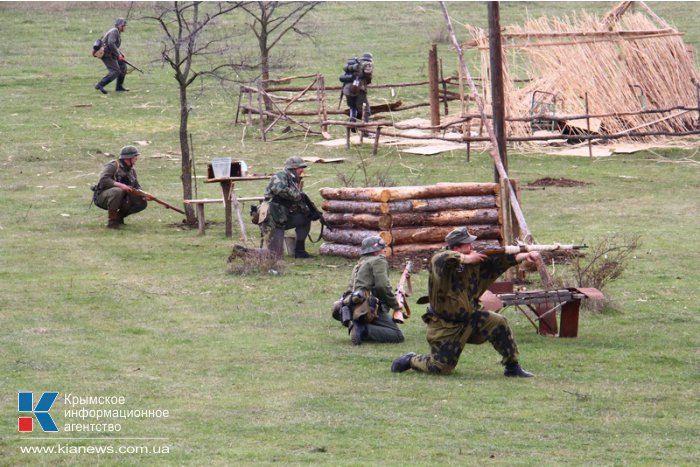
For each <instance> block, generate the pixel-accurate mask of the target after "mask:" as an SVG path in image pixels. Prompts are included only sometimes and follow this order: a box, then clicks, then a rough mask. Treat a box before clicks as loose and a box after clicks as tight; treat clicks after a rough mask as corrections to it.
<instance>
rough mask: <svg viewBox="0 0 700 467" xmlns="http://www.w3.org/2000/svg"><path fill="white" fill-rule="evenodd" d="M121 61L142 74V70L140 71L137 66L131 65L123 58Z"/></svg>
mask: <svg viewBox="0 0 700 467" xmlns="http://www.w3.org/2000/svg"><path fill="white" fill-rule="evenodd" d="M122 62H124V63H126V64H127V65H129V66H130V67H131V68H133V69H134V70H136V71H138V72H139V73H141V74H143V71H141V70H140V69H139V68H138V67H135V66H134V65H132V64H131V63H129V62H127V61H126V59H125V58H124V59H122Z"/></svg>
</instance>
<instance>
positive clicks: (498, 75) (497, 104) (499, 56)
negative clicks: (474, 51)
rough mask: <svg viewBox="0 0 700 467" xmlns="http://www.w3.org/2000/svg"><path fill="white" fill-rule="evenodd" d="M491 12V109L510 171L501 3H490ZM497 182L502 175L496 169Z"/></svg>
mask: <svg viewBox="0 0 700 467" xmlns="http://www.w3.org/2000/svg"><path fill="white" fill-rule="evenodd" d="M488 12H489V58H490V62H491V107H492V109H493V131H494V133H495V135H496V141H498V153H499V154H498V155H499V157H500V158H501V163H502V164H503V168H504V169H505V171H506V172H507V171H508V155H507V152H506V128H505V125H506V119H505V95H504V91H503V53H502V50H501V20H500V16H501V15H500V11H499V2H488ZM494 177H495V181H496V182H498V180H499V179H500V175H499V173H498V170H495V169H494Z"/></svg>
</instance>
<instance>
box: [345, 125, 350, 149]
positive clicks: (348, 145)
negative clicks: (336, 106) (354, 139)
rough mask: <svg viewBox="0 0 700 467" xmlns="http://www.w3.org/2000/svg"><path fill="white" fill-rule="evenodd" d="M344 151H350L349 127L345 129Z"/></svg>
mask: <svg viewBox="0 0 700 467" xmlns="http://www.w3.org/2000/svg"><path fill="white" fill-rule="evenodd" d="M345 149H350V127H349V126H346V127H345Z"/></svg>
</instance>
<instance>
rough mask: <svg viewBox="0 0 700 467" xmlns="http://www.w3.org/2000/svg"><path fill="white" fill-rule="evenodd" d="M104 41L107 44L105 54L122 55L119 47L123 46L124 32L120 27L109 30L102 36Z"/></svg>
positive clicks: (111, 55)
mask: <svg viewBox="0 0 700 467" xmlns="http://www.w3.org/2000/svg"><path fill="white" fill-rule="evenodd" d="M102 43H103V44H104V45H105V55H108V56H110V57H114V58H116V57H118V56H119V55H121V50H119V47H121V46H122V34H121V33H120V32H119V29H117V28H112V29H110V30H109V31H107V32H106V33H105V35H104V37H103V38H102Z"/></svg>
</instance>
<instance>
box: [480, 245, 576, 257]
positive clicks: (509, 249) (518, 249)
mask: <svg viewBox="0 0 700 467" xmlns="http://www.w3.org/2000/svg"><path fill="white" fill-rule="evenodd" d="M583 248H588V245H559V244H554V245H506V246H504V247H497V248H487V249H485V250H483V251H480V252H479V253H481V254H484V255H487V256H488V255H498V254H504V253H505V254H511V255H515V254H518V253H527V252H530V251H560V250H580V249H583Z"/></svg>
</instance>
